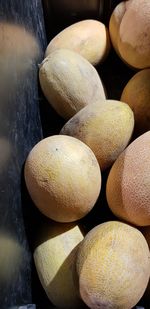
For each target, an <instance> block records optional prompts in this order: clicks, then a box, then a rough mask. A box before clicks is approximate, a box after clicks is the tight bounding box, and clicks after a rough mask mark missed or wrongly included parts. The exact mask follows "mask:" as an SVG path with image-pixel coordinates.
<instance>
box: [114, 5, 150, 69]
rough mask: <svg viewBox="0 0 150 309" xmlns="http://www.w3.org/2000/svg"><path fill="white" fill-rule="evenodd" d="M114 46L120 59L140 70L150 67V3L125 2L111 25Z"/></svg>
mask: <svg viewBox="0 0 150 309" xmlns="http://www.w3.org/2000/svg"><path fill="white" fill-rule="evenodd" d="M109 32H110V37H111V41H112V44H113V46H114V48H115V50H116V51H117V53H118V54H119V55H120V57H121V58H122V59H123V60H124V61H125V62H126V63H127V64H129V65H130V66H132V67H134V68H138V69H143V68H148V67H150V57H149V54H150V1H149V0H129V1H123V2H121V3H119V4H118V6H116V8H115V9H114V11H113V13H112V15H111V18H110V23H109Z"/></svg>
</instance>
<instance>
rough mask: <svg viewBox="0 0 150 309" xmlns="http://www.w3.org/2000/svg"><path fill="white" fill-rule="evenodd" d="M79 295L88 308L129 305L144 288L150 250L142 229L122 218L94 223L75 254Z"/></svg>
mask: <svg viewBox="0 0 150 309" xmlns="http://www.w3.org/2000/svg"><path fill="white" fill-rule="evenodd" d="M77 272H78V275H79V288H80V295H81V297H82V299H83V300H84V302H85V303H86V304H87V305H88V307H89V308H92V309H99V308H103V309H104V308H107V309H114V308H115V309H131V308H132V307H134V306H135V305H136V304H137V303H138V301H139V300H140V298H141V297H142V295H143V294H144V291H145V289H146V286H147V284H148V280H149V276H150V252H149V249H148V245H147V243H146V240H145V239H144V237H143V235H142V233H141V232H140V231H138V230H137V229H136V228H133V227H131V226H129V225H127V224H124V223H121V222H117V221H114V222H106V223H103V224H100V225H98V226H96V227H95V228H94V229H92V230H91V231H90V232H89V233H88V234H87V235H86V236H85V238H84V240H83V241H82V243H81V246H80V248H79V251H78V254H77Z"/></svg>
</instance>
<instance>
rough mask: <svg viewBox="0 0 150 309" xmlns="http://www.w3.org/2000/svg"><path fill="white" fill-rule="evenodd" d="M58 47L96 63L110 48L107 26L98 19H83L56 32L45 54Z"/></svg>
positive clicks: (102, 58) (103, 57)
mask: <svg viewBox="0 0 150 309" xmlns="http://www.w3.org/2000/svg"><path fill="white" fill-rule="evenodd" d="M59 48H66V49H70V50H74V51H75V52H77V53H79V54H80V55H81V56H83V57H84V58H86V59H87V60H88V61H89V62H91V64H93V65H96V64H98V63H100V62H101V61H103V60H104V59H105V57H106V56H107V55H108V52H109V50H110V39H109V33H108V30H107V27H106V26H105V25H104V24H103V23H102V22H100V21H98V20H83V21H80V22H77V23H75V24H73V25H71V26H69V27H67V28H66V29H64V30H63V31H61V32H60V33H58V34H57V35H56V36H55V37H54V38H53V39H52V40H51V41H50V43H49V44H48V46H47V49H46V52H45V56H46V57H47V56H48V55H49V54H50V53H51V52H53V51H54V50H56V49H59Z"/></svg>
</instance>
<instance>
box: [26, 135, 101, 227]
mask: <svg viewBox="0 0 150 309" xmlns="http://www.w3.org/2000/svg"><path fill="white" fill-rule="evenodd" d="M24 174H25V181H26V185H27V189H28V191H29V193H30V195H31V198H32V200H33V202H34V203H35V205H36V206H37V207H38V209H39V210H40V211H41V212H42V213H43V214H44V215H46V216H47V217H49V218H51V219H53V220H55V221H58V222H71V221H75V220H78V219H80V218H82V217H84V216H85V215H86V214H87V213H88V212H89V211H90V210H91V209H92V208H93V206H94V204H95V203H96V200H97V198H98V196H99V193H100V189H101V172H100V168H99V164H98V162H97V159H96V157H95V155H94V153H93V152H92V150H91V149H90V148H89V147H88V146H87V145H85V144H84V143H83V142H81V141H79V140H78V139H76V138H74V137H71V136H64V135H54V136H50V137H48V138H45V139H43V140H42V141H40V142H39V143H38V144H37V145H35V146H34V148H33V149H32V150H31V152H30V153H29V155H28V157H27V160H26V163H25V170H24Z"/></svg>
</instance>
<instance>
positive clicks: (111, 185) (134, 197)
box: [106, 131, 150, 226]
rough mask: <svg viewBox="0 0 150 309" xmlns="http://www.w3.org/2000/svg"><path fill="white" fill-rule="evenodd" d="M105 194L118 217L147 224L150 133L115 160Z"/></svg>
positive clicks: (149, 191) (139, 223) (133, 143)
mask: <svg viewBox="0 0 150 309" xmlns="http://www.w3.org/2000/svg"><path fill="white" fill-rule="evenodd" d="M106 195H107V201H108V205H109V207H110V209H111V210H112V212H113V213H114V214H115V215H116V216H117V217H119V218H121V219H123V220H125V221H128V222H130V223H133V224H135V225H139V226H146V225H150V131H148V132H146V133H144V134H143V135H141V136H140V137H138V138H137V139H136V140H134V141H133V142H132V143H131V144H130V145H129V146H128V147H127V148H126V149H125V150H124V151H123V152H122V154H121V155H120V156H119V157H118V159H117V160H116V161H115V163H114V164H113V166H112V168H111V170H110V173H109V175H108V180H107V186H106Z"/></svg>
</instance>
